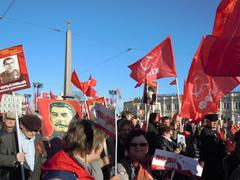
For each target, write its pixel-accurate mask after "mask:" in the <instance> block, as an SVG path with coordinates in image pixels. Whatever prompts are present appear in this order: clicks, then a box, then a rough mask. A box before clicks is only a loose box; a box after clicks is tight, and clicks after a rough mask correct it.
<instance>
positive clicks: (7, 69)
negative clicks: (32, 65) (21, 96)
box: [0, 45, 30, 94]
mask: <svg viewBox="0 0 240 180" xmlns="http://www.w3.org/2000/svg"><path fill="white" fill-rule="evenodd" d="M29 87H30V82H29V77H28V71H27V65H26V60H25V56H24V52H23V46H22V45H18V46H14V47H10V48H7V49H3V50H0V94H2V93H9V92H13V91H17V90H20V89H26V88H29Z"/></svg>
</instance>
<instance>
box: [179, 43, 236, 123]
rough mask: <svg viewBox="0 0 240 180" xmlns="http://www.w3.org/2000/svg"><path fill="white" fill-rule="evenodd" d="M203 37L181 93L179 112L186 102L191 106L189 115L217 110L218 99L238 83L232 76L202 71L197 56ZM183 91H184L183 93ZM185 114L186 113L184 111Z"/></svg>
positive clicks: (201, 114) (200, 114) (197, 115)
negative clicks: (215, 75)
mask: <svg viewBox="0 0 240 180" xmlns="http://www.w3.org/2000/svg"><path fill="white" fill-rule="evenodd" d="M203 41H204V39H203V40H202V42H201V43H200V46H199V48H198V50H197V52H196V54H195V56H194V58H193V61H192V65H191V68H190V70H189V74H188V79H187V83H186V86H185V88H189V86H191V85H192V87H191V89H186V90H185V91H186V93H187V94H184V95H183V97H184V98H183V104H182V106H183V107H182V110H183V112H182V113H181V114H184V111H185V110H184V109H186V104H187V105H188V106H193V107H191V109H192V110H191V111H189V113H193V114H190V115H189V117H198V118H199V117H202V116H204V115H205V114H207V113H209V112H217V108H218V103H219V100H220V99H221V98H222V97H224V96H225V95H226V94H228V93H229V92H230V91H231V90H232V89H234V88H235V87H236V86H237V85H238V84H239V80H238V79H237V78H234V77H212V76H209V75H207V74H206V73H204V71H203V67H202V64H201V59H200V57H199V52H200V50H201V48H202V44H203ZM189 83H190V84H189ZM185 91H184V93H185ZM188 96H191V97H192V99H191V102H192V103H190V104H189V103H186V102H184V101H186V100H185V99H187V102H189V101H190V100H189V98H191V97H188ZM185 116H186V113H185Z"/></svg>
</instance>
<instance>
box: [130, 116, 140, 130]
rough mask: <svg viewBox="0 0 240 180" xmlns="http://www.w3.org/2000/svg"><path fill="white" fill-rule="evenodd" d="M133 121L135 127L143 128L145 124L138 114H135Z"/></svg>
mask: <svg viewBox="0 0 240 180" xmlns="http://www.w3.org/2000/svg"><path fill="white" fill-rule="evenodd" d="M131 121H132V123H133V126H134V128H141V127H142V125H143V123H142V122H141V120H140V119H139V118H138V116H137V115H133V117H132V119H131Z"/></svg>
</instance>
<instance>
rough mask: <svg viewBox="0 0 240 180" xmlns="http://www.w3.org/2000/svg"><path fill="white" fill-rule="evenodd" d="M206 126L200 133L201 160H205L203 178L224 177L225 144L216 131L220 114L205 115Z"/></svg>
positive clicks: (207, 179)
mask: <svg viewBox="0 0 240 180" xmlns="http://www.w3.org/2000/svg"><path fill="white" fill-rule="evenodd" d="M205 120H206V126H205V127H204V128H203V130H202V132H201V135H200V141H201V142H200V160H201V161H203V162H204V169H203V173H202V179H203V180H205V179H206V180H209V179H218V180H221V179H223V177H224V175H223V158H224V157H225V155H226V153H225V144H224V142H223V141H222V139H221V138H220V137H219V136H218V135H217V133H216V127H217V123H218V114H207V115H206V116H205Z"/></svg>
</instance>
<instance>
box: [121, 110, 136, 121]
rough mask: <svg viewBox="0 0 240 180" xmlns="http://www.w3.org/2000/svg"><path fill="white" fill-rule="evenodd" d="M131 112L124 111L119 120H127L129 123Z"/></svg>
mask: <svg viewBox="0 0 240 180" xmlns="http://www.w3.org/2000/svg"><path fill="white" fill-rule="evenodd" d="M132 116H133V115H132V112H130V111H124V112H123V113H122V115H121V118H122V119H127V120H129V121H131V119H132Z"/></svg>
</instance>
